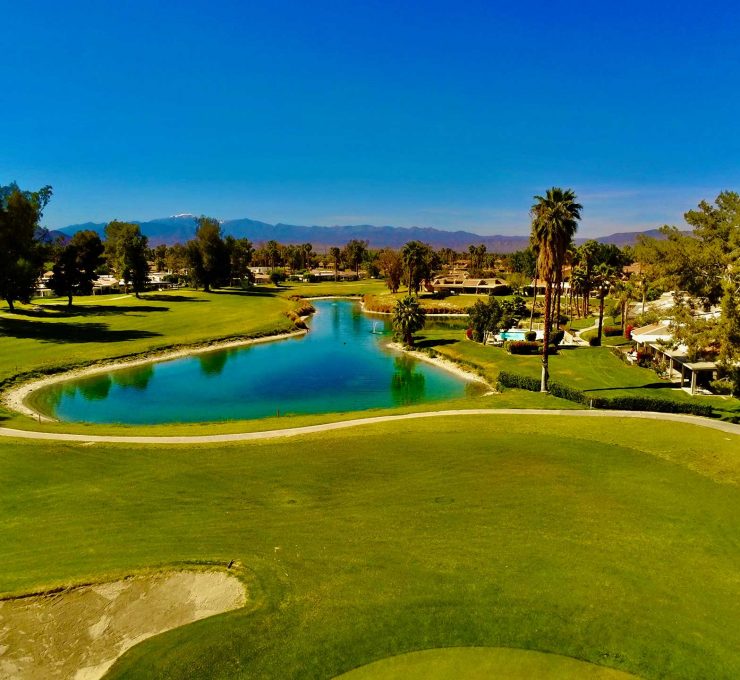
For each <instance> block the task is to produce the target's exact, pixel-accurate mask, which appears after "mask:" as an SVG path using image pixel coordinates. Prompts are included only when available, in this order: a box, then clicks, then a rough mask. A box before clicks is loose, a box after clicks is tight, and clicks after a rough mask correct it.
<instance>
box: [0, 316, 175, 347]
mask: <svg viewBox="0 0 740 680" xmlns="http://www.w3.org/2000/svg"><path fill="white" fill-rule="evenodd" d="M0 336H6V337H10V338H18V339H32V340H38V341H40V342H58V343H65V342H125V341H128V340H141V339H143V338H154V337H158V336H161V333H154V332H152V331H140V330H125V329H124V330H111V329H110V327H109V326H108V324H105V323H66V322H58V323H39V322H37V321H26V320H25V319H15V318H14V319H8V318H0Z"/></svg>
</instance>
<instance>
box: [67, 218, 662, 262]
mask: <svg viewBox="0 0 740 680" xmlns="http://www.w3.org/2000/svg"><path fill="white" fill-rule="evenodd" d="M136 224H139V225H140V226H141V231H142V232H143V233H144V234H146V236H148V237H149V243H150V245H159V244H160V243H166V244H167V245H172V244H173V243H178V242H179V243H185V241H188V240H189V239H191V238H193V236H194V235H195V224H196V223H195V216H193V215H190V214H186V215H174V216H172V217H164V218H162V219H155V220H150V221H148V222H139V221H136ZM221 227H222V229H223V232H224V234H230V235H232V236H235V237H237V238H241V237H247V238H248V239H250V240H251V241H252V242H253V243H255V244H256V245H258V244H261V243H264V242H265V241H269V240H271V239H272V240H275V241H277V242H278V243H284V244H287V243H311V244H312V245H313V247H314V250H317V251H322V250H325V249H327V248H330V247H332V246H340V247H341V246H343V245H344V244H346V243H347V241H350V240H352V239H361V240H363V241H368V242H369V245H370V247H371V248H386V247H390V248H400V247H401V246H402V245H403V244H404V243H406V242H407V241H412V240H416V241H422V242H424V243H428V244H429V245H431V246H432V247H434V248H452V249H453V250H457V251H463V250H467V248H468V246H469V245H480V244H481V243H483V244H485V246H486V248H487V249H488V250H489V251H490V252H496V253H510V252H513V251H515V250H521V249H522V248H526V247H527V245H528V243H529V236H502V235H496V236H483V235H480V234H474V233H472V232H469V231H445V230H443V229H433V228H431V227H389V226H386V227H376V226H373V225H371V224H358V225H346V226H335V227H318V226H313V227H304V226H299V225H293V224H268V223H267V222H259V221H257V220H250V219H248V218H243V219H238V220H226V221H225V222H222V223H221ZM83 229H92V230H93V231H96V232H98V233H99V234H100V235H101V236H102V235H103V231H104V229H105V223H95V222H85V223H84V224H72V225H70V226H68V227H63V228H61V229H58V230H56V231H59V232H62V233H63V234H65V235H67V236H71V235H72V234H74V233H75V232H78V231H81V230H83ZM638 234H644V235H646V236H655V237H660V233H659V232H658V230H657V229H650V230H648V231H642V232H620V233H616V234H610V235H609V236H602V237H599V238H597V239H596V240H597V241H600V242H602V243H613V244H615V245H618V246H620V247H621V246H625V245H634V243H635V242H636V239H637V236H638ZM587 240H588V239H585V238H580V239H576V242H577V243H583V242H585V241H587Z"/></svg>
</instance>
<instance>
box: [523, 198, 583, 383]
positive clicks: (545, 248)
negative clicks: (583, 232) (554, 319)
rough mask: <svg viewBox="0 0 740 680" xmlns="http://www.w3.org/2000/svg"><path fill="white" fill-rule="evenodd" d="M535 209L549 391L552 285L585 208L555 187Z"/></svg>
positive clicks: (544, 379)
mask: <svg viewBox="0 0 740 680" xmlns="http://www.w3.org/2000/svg"><path fill="white" fill-rule="evenodd" d="M534 199H535V203H534V205H533V206H532V210H531V215H532V242H533V243H534V244H536V245H537V247H538V256H537V273H538V274H539V277H540V278H541V279H542V280H543V281H544V282H545V313H544V337H543V346H544V351H543V352H542V381H541V387H540V389H541V391H542V392H547V391H548V389H547V388H548V380H549V368H548V354H549V353H548V351H547V348H548V346H549V344H550V324H551V319H550V308H551V304H552V287H553V283H554V282H556V281H558V280H559V279H560V272H561V271H562V266H563V260H564V258H565V253H566V250H567V249H568V246H569V245H570V243H571V241H572V240H573V236H574V235H575V233H576V230H577V228H578V220H580V219H581V209H582V207H583V206H581V205H580V203H576V195H575V194H574V193H573V191H572V190H570V189H565V190H563V189H560V188H558V187H553V188H552V189H548V190H547V193H546V194H545V196H535V197H534Z"/></svg>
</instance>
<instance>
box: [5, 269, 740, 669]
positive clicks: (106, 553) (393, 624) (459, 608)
mask: <svg viewBox="0 0 740 680" xmlns="http://www.w3.org/2000/svg"><path fill="white" fill-rule="evenodd" d="M355 285H356V284H355ZM329 292H331V289H330V288H327V289H326V293H327V294H328V293H329ZM291 294H292V292H291V291H289V290H286V291H277V292H271V291H265V292H264V294H262V293H261V292H259V291H257V292H256V293H255V294H250V295H241V294H239V293H238V292H236V293H235V294H233V295H229V294H227V293H217V294H214V295H206V294H204V293H202V292H198V291H179V292H178V293H177V294H176V295H175V294H172V295H170V296H169V297H168V295H169V294H157V295H156V296H151V297H149V298H147V297H146V296H144V298H142V300H139V301H137V300H135V299H134V298H132V297H129V298H125V299H120V300H113V299H105V300H95V301H94V303H93V302H91V301H82V304H80V305H79V308H78V309H76V310H72V311H71V312H70V311H65V310H62V309H61V308H59V307H57V306H56V305H57V303H56V302H55V301H52V302H51V303H50V305H51V307H50V309H46V308H44V307H41V306H38V307H37V308H32V307H29V308H23V309H22V310H21V311H20V312H19V314H17V315H15V316H12V317H11V315H8V314H3V315H1V316H2V319H1V320H0V321H1V324H2V328H3V329H4V331H5V334H4V335H3V337H2V338H0V348H1V349H3V350H4V353H3V354H2V357H3V358H2V360H0V374H1V377H2V379H4V380H5V383H6V384H5V387H8V386H9V385H11V383H12V382H13V380H14V378H13V376H14V375H15V374H16V368H15V363H14V362H18V365H19V366H22V367H23V369H24V370H23V371H21V370H20V369H17V372H18V373H23V372H25V373H26V374H27V375H28V374H31V375H33V376H35V377H41V376H43V375H44V374H46V373H48V372H55V371H57V370H61V369H65V368H70V367H80V366H85V365H89V364H90V363H93V362H96V361H100V360H114V359H119V358H121V357H125V356H130V355H131V354H142V353H149V352H159V351H162V350H166V349H169V348H173V347H183V346H189V345H192V344H195V343H200V344H203V343H208V342H209V341H210V339H213V338H234V337H238V338H242V337H251V336H255V335H261V334H264V333H266V332H269V331H270V330H279V331H283V332H284V331H286V330H290V328H291V326H292V322H291V321H290V319H289V317H288V316H286V312H288V313H290V312H291V311H292V310H294V309H295V308H296V307H297V305H299V304H300V303H299V302H296V301H294V300H291V299H290V295H291ZM154 308H157V309H158V310H159V311H155V309H154ZM199 310H207V313H206V312H205V311H199ZM200 319H207V321H208V324H210V326H206V325H204V324H203V323H202V322H199V320H200ZM72 325H74V328H71V326H72ZM88 325H92V327H93V335H88V331H89V330H90V329H89V328H87V326H88ZM134 331H136V333H137V334H138V336H139V337H137V338H131V335H132V333H133V332H134ZM209 333H211V335H210V336H209ZM445 333H448V334H456V335H449V337H447V336H445V335H444V334H445ZM459 334H460V331H459V329H455V328H451V329H447V330H445V329H444V328H443V327H442V328H441V330H439V331H433V332H430V333H428V334H427V339H429V340H432V341H434V342H437V343H439V341H440V340H445V339H447V340H448V342H447V344H446V345H440V344H438V346H439V347H443V348H445V347H446V348H447V351H448V353H449V354H450V356H452V355H453V354H454V353H456V352H461V353H464V352H467V353H468V356H467V358H466V357H463V359H465V360H471V361H472V360H476V361H477V360H480V361H481V362H482V361H483V360H484V359H486V360H488V357H490V356H493V355H485V356H483V355H482V354H481V355H480V357H479V356H478V353H480V350H479V348H478V347H477V346H475V345H472V344H471V345H469V346H467V345H464V343H462V341H461V340H459V339H458V335H459ZM605 351H606V350H605ZM590 356H591V354H589V357H590ZM604 356H605V355H604ZM601 357H602V355H598V356H597V355H596V354H593V358H594V360H595V361H594V362H590V361H587V362H586V363H585V364H584V365H585V366H586V367H587V369H588V371H592V372H594V373H597V372H598V371H604V370H605V369H604V366H606V365H607V364H604V363H603V362H602V358H601ZM452 358H454V357H452ZM517 360H518V359H517ZM535 360H536V358H535ZM491 361H493V360H491ZM566 362H567V363H566ZM481 366H483V364H482V363H481ZM553 366H554V369H553V372H554V373H555V374H556V375H558V372H562V373H563V375H565V374H567V373H568V371H570V370H571V369H572V370H573V371H576V370H577V363H576V362H575V361H573V360H572V358H571V357H568V359H566V360H565V361H564V362H563V363H562V365H560V364H557V363H555V362H554V363H553ZM484 368H485V367H484ZM566 369H567V370H566ZM597 369H598V370H597ZM485 370H486V371H488V370H489V369H485ZM490 370H491V371H493V370H494V368H493V366H492V367H491V368H490ZM584 376H585V377H584ZM587 379H589V378H588V375H587V374H586V373H581V374H574V376H573V380H581V381H582V380H587ZM601 380H608V376H606V377H604V378H601ZM630 389H638V387H636V386H635V387H634V388H632V387H631V388H630ZM728 403H729V402H728ZM573 406H575V405H574V404H572V403H571V402H565V401H563V400H560V399H555V398H554V397H551V396H546V395H540V394H535V393H529V392H522V391H519V390H507V391H505V392H504V393H503V394H492V395H481V396H476V397H469V398H462V399H457V400H451V401H445V402H440V404H439V405H435V406H431V405H426V406H425V405H415V406H409V407H403V408H401V407H398V408H391V409H375V410H373V411H369V412H366V415H368V416H370V415H373V416H374V415H383V414H391V415H392V414H398V413H403V412H410V411H417V410H425V409H426V410H429V409H430V408H434V409H451V408H456V409H465V408H479V407H482V408H490V409H495V408H499V409H500V408H544V409H548V408H549V409H553V408H557V409H562V408H572V407H573ZM357 416H358V414H357V413H352V412H345V413H341V414H321V415H312V416H309V415H303V416H294V417H289V418H280V419H277V418H270V419H262V420H251V421H230V422H223V423H218V422H213V423H207V424H177V425H173V424H162V425H155V426H141V425H139V426H133V427H126V426H109V425H106V426H103V425H89V426H88V425H83V424H69V423H37V422H36V421H34V420H32V419H30V418H28V417H27V416H22V415H19V414H15V413H13V412H12V411H10V410H6V411H4V412H2V413H0V425H1V426H3V427H17V428H21V429H37V430H43V431H46V432H49V433H55V432H56V433H59V432H65V431H69V432H77V433H80V434H83V435H84V434H89V435H94V434H99V433H106V432H109V433H114V434H119V435H125V434H131V435H142V434H144V435H161V436H173V435H189V434H197V435H205V434H220V433H228V432H232V433H233V432H248V431H256V430H272V429H278V428H279V427H282V428H286V427H295V426H299V425H308V424H317V423H328V422H332V421H339V420H348V419H352V418H356V417H357ZM729 427H731V426H729ZM739 459H740V437H738V436H737V435H736V434H733V433H732V431H731V430H727V431H720V430H716V429H710V428H705V427H699V426H696V425H692V424H688V423H681V422H664V421H660V420H638V419H626V418H619V417H618V415H616V414H615V415H614V416H606V417H598V418H587V417H579V416H574V417H562V416H558V415H556V414H547V413H516V414H511V413H503V412H502V413H495V412H492V413H487V414H479V415H457V416H451V415H450V416H443V417H433V418H424V419H415V420H403V421H395V422H378V423H373V424H364V425H362V426H356V427H355V426H353V427H348V428H345V429H336V430H327V431H321V432H314V433H310V434H302V435H299V436H295V437H280V436H276V437H273V438H267V439H262V440H255V441H241V442H234V443H217V442H210V443H201V444H193V443H171V444H164V443H159V444H138V443H126V444H124V443H118V444H116V443H108V442H95V441H92V439H91V440H82V441H76V442H72V441H70V442H65V441H54V440H48V441H34V440H26V439H16V438H13V437H7V436H4V437H1V438H0V484H1V485H2V487H1V488H2V491H1V492H0V554H1V555H2V556H3V559H2V565H3V566H2V569H1V570H0V596H2V597H15V596H19V595H25V594H29V593H39V592H46V591H49V590H55V589H59V588H62V589H63V588H66V587H69V586H72V585H75V584H91V583H92V584H95V583H101V582H106V581H113V580H115V579H120V578H122V577H126V576H128V575H136V574H146V573H151V572H158V571H160V570H161V571H166V572H172V571H173V570H174V571H177V570H178V569H193V568H199V567H202V568H205V569H208V568H221V569H224V570H225V569H227V567H228V566H229V565H231V566H232V569H231V571H232V573H233V574H234V575H236V576H237V577H238V578H240V579H241V580H242V581H243V583H244V585H245V588H246V592H247V604H246V606H245V607H243V608H240V609H236V610H234V611H230V612H228V613H225V614H220V615H217V616H213V617H211V618H206V619H202V620H200V621H197V622H195V623H192V624H189V625H185V626H182V627H180V628H175V629H173V630H169V631H168V632H165V633H162V634H160V635H157V636H155V637H152V638H150V639H148V640H145V641H144V642H141V643H140V644H136V645H135V646H133V647H132V648H130V649H129V650H128V651H127V652H126V653H125V654H124V655H123V656H121V657H120V658H119V659H118V661H117V662H116V663H115V664H114V665H113V667H112V668H111V669H110V670H109V671H108V674H107V675H106V677H110V678H168V679H169V678H188V679H190V678H334V677H338V676H342V675H343V674H349V675H348V676H347V677H348V679H349V680H360V679H362V680H364V679H366V678H377V679H385V678H391V677H399V673H401V674H402V677H409V678H413V677H415V676H414V673H416V677H429V678H437V679H440V680H441V679H442V678H446V677H471V678H474V677H476V673H477V674H478V675H479V676H481V677H491V676H493V677H495V675H493V674H494V673H499V674H500V677H507V678H515V679H516V678H520V677H552V678H565V677H576V678H599V679H601V678H604V679H606V678H608V679H611V678H620V677H624V675H623V674H625V673H626V674H630V675H632V676H637V677H640V678H656V679H657V678H678V679H686V680H688V679H690V678H712V679H715V678H716V679H722V678H727V679H730V678H736V677H738V676H740V657H738V654H737V649H739V648H740V633H738V630H740V581H739V580H738V566H737V565H738V564H740V530H738V524H737V517H738V516H739V514H740V491H739V489H738V486H739V485H740V462H739ZM40 634H42V631H29V635H40ZM450 650H455V651H450ZM0 661H2V655H1V654H0ZM430 669H431V670H430ZM496 669H497V670H496ZM394 674H395V675H394ZM445 674H447V675H445ZM481 674H483V675H481ZM547 674H549V675H547Z"/></svg>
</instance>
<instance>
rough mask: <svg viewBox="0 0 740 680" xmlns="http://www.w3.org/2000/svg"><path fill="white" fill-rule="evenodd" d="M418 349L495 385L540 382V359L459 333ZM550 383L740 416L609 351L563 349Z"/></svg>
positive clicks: (730, 405) (439, 335) (733, 405)
mask: <svg viewBox="0 0 740 680" xmlns="http://www.w3.org/2000/svg"><path fill="white" fill-rule="evenodd" d="M418 344H419V346H420V347H422V348H427V349H433V350H435V351H437V352H439V354H441V355H442V356H445V357H448V358H450V359H452V360H454V361H459V362H461V363H465V364H468V365H470V366H471V367H473V368H475V369H476V370H478V371H479V372H480V373H481V374H482V375H483V376H485V378H486V380H488V381H489V382H490V383H492V384H495V383H496V380H497V377H498V374H499V372H500V371H510V372H513V373H519V374H521V375H525V376H529V377H532V378H539V377H540V374H541V370H542V365H541V357H539V356H534V355H533V356H522V355H512V354H509V353H508V352H506V351H505V350H504V349H502V348H500V347H492V346H490V345H488V346H485V347H484V346H483V345H481V344H480V343H477V342H472V341H470V340H467V339H466V338H465V334H464V332H463V331H453V330H445V329H440V330H435V329H430V330H425V331H424V332H423V334H422V336H421V337H420V341H419V343H418ZM550 379H551V380H553V381H555V382H559V383H561V384H564V385H570V386H571V387H575V388H577V389H580V390H583V391H584V392H586V394H592V395H593V396H594V397H596V396H602V397H623V396H642V397H660V398H663V399H672V400H675V401H681V402H691V403H704V404H710V405H711V406H712V407H713V408H714V409H715V411H716V412H717V414H718V415H720V416H722V417H732V416H739V415H740V399H733V398H729V397H727V398H725V397H703V396H698V395H690V394H688V393H687V392H685V391H684V390H681V389H678V388H676V387H675V385H673V384H672V383H670V382H668V381H667V380H661V379H660V378H659V377H658V376H657V375H656V373H655V371H653V370H650V369H647V368H640V367H639V366H629V365H627V364H625V363H624V362H623V361H620V359H618V358H617V357H615V356H614V355H613V354H612V351H611V348H609V347H578V348H562V349H560V350H559V351H558V353H557V354H556V355H554V356H551V357H550Z"/></svg>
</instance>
